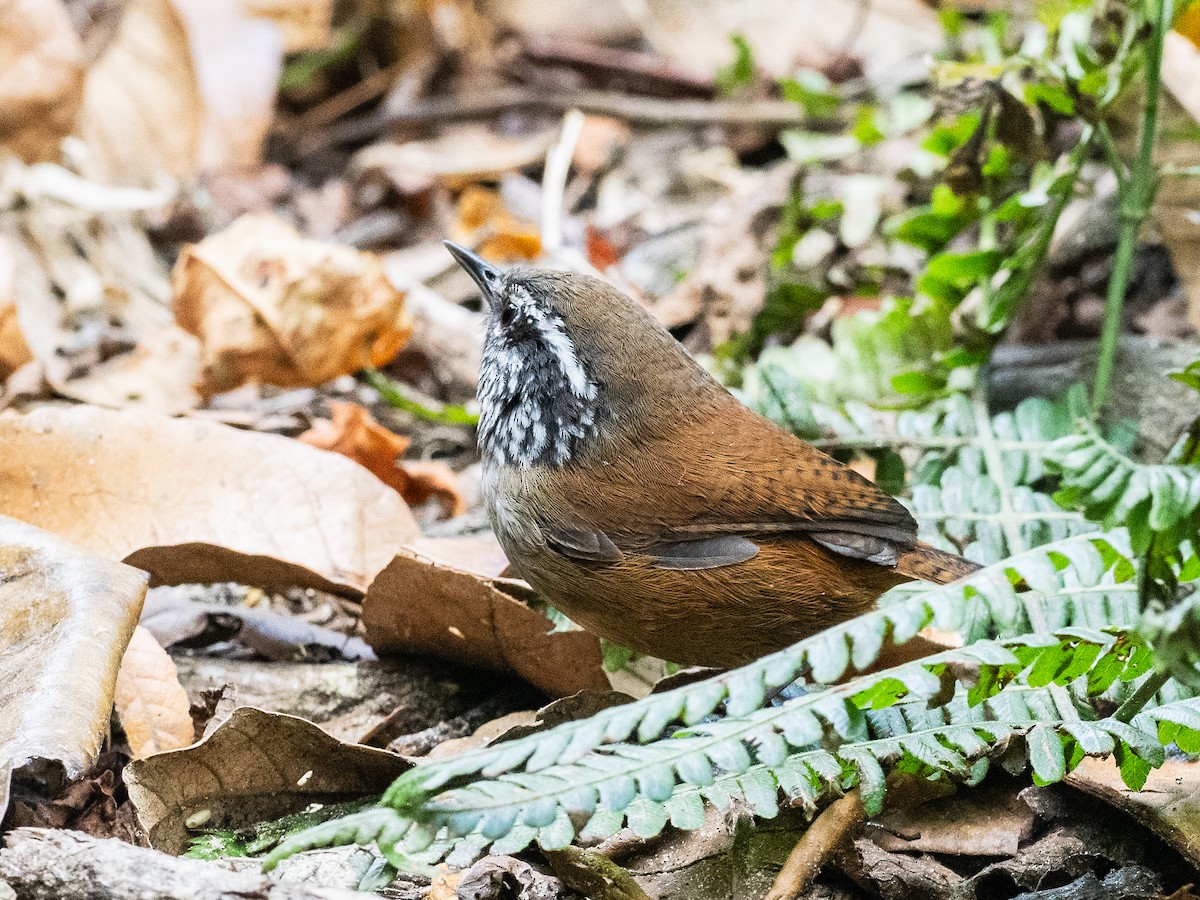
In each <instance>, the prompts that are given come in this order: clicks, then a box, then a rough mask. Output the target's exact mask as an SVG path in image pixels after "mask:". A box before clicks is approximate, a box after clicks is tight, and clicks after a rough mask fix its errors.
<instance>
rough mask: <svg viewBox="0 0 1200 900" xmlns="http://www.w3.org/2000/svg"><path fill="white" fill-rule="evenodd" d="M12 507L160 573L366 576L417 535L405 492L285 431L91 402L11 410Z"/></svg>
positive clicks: (313, 580)
mask: <svg viewBox="0 0 1200 900" xmlns="http://www.w3.org/2000/svg"><path fill="white" fill-rule="evenodd" d="M0 496H2V497H4V501H5V509H6V511H7V512H9V513H11V514H12V515H15V516H19V517H21V518H23V519H26V520H27V521H29V522H32V523H34V524H36V525H39V526H40V527H43V528H46V529H48V530H50V531H54V532H56V533H58V534H61V535H63V536H64V537H67V538H70V539H74V540H77V541H79V542H80V543H82V544H83V545H85V546H86V547H87V548H88V549H90V550H92V551H93V552H96V553H99V554H102V555H104V556H107V557H108V558H110V559H126V560H128V561H129V562H130V564H132V565H136V566H138V567H139V568H141V569H145V570H146V571H148V572H150V573H151V574H152V575H153V576H154V578H155V579H156V580H157V581H159V582H164V583H173V584H182V583H192V582H202V583H211V582H218V581H237V582H240V583H242V584H250V585H257V586H259V587H264V588H272V587H275V588H278V587H285V586H293V585H295V586H303V587H313V588H317V589H320V590H325V591H330V592H333V593H352V594H353V593H356V592H359V591H363V590H365V589H366V586H367V585H368V584H369V583H370V582H371V580H372V579H373V578H374V577H375V575H376V573H378V572H379V571H380V570H381V569H383V567H384V566H385V565H387V562H388V560H390V559H391V557H392V556H393V555H394V554H395V553H396V552H397V548H398V547H400V546H401V545H403V544H405V543H406V542H408V541H409V540H412V539H413V538H415V537H416V535H417V526H416V523H415V521H414V520H413V517H412V514H411V513H410V512H409V511H408V508H407V507H406V506H405V505H404V501H403V500H401V499H400V498H399V497H398V496H397V495H396V493H395V492H394V491H391V490H388V489H387V487H386V486H385V485H383V484H382V483H381V482H380V481H379V480H378V479H377V478H375V477H374V476H373V475H371V474H370V473H369V472H366V471H364V470H363V468H362V467H361V466H359V465H357V464H356V463H353V462H351V461H350V460H347V459H343V458H342V457H339V456H337V455H336V454H332V453H322V452H321V451H319V450H315V449H313V448H312V447H307V446H305V445H304V444H302V443H300V442H299V441H296V440H293V439H291V438H285V437H280V436H277V435H268V434H257V433H253V432H244V431H239V430H237V429H234V428H231V427H229V426H226V425H219V424H215V423H211V422H199V421H195V420H188V419H172V418H168V417H165V416H156V415H152V414H149V413H142V412H134V411H125V412H113V411H110V410H103V409H97V408H94V407H88V406H75V407H69V408H49V407H45V408H41V409H37V410H34V411H33V412H30V413H29V414H27V415H24V416H18V415H14V414H12V413H4V414H2V415H0Z"/></svg>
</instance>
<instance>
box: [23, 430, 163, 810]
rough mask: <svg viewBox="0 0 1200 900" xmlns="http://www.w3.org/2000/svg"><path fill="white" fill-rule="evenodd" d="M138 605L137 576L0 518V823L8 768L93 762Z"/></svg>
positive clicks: (75, 767) (76, 768) (140, 587)
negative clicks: (43, 761) (40, 761)
mask: <svg viewBox="0 0 1200 900" xmlns="http://www.w3.org/2000/svg"><path fill="white" fill-rule="evenodd" d="M2 446H4V443H3V441H2V440H0V447H2ZM0 496H5V498H6V499H7V494H6V493H5V492H3V491H0ZM145 596H146V577H145V575H144V574H143V573H142V572H138V571H137V570H136V569H132V568H130V567H129V566H124V565H121V564H119V563H115V562H112V561H111V560H107V559H101V558H98V557H96V556H93V555H92V554H90V553H88V552H87V551H86V550H84V549H82V548H80V547H77V546H75V545H73V544H70V543H68V542H67V541H65V540H63V539H62V538H60V537H56V536H55V535H52V534H49V533H47V532H45V531H42V530H40V529H38V528H34V527H33V526H32V525H28V524H26V523H25V522H20V521H17V520H16V519H10V518H8V517H5V516H0V684H3V685H4V688H3V690H2V691H0V773H3V774H2V775H0V777H2V779H3V780H2V783H0V817H3V814H4V810H3V807H4V806H5V798H6V797H7V787H8V782H7V773H9V772H10V771H11V770H12V769H13V768H16V767H20V766H22V765H24V764H25V763H26V762H28V761H29V760H31V759H35V758H40V759H47V760H58V761H60V762H61V763H62V764H63V767H64V768H65V769H66V771H67V774H68V775H69V776H71V777H74V776H76V775H78V774H79V773H80V772H82V771H83V770H84V769H85V768H86V767H87V766H88V765H89V764H90V763H91V762H92V760H93V759H94V758H95V755H96V752H97V751H98V750H99V748H100V741H101V739H102V738H103V736H104V735H105V734H107V732H108V721H109V715H110V714H111V711H112V702H113V691H114V688H115V686H116V681H117V670H118V668H119V667H120V664H121V656H122V654H123V653H124V652H125V647H126V645H127V644H128V643H129V637H130V635H132V634H133V630H134V627H135V626H136V625H137V619H138V614H139V613H140V612H141V609H142V601H143V600H144V599H145Z"/></svg>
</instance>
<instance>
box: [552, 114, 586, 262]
mask: <svg viewBox="0 0 1200 900" xmlns="http://www.w3.org/2000/svg"><path fill="white" fill-rule="evenodd" d="M583 120H584V115H583V113H581V112H580V111H579V110H577V109H572V110H569V111H568V112H567V114H566V115H565V116H563V123H562V132H561V133H560V134H559V137H558V141H557V142H556V143H555V145H554V146H553V147H551V148H550V152H549V153H548V154H546V167H545V171H544V172H543V174H542V248H543V249H544V250H545V251H546V252H547V253H553V252H554V251H556V250H558V249H559V248H561V247H562V245H563V233H562V220H563V215H564V213H565V210H564V209H563V195H564V194H565V193H566V190H567V178H568V176H569V175H570V173H571V159H572V157H573V156H574V155H575V145H576V144H578V143H579V135H580V133H581V132H582V131H583Z"/></svg>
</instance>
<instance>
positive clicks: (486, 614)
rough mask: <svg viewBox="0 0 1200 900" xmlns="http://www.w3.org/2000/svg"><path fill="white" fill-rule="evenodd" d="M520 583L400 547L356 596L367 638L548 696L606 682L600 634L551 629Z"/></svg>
mask: <svg viewBox="0 0 1200 900" xmlns="http://www.w3.org/2000/svg"><path fill="white" fill-rule="evenodd" d="M522 595H524V596H528V593H527V589H526V590H521V588H520V583H519V582H505V581H500V580H497V579H488V578H483V577H481V576H478V575H474V574H472V573H470V572H466V571H463V570H461V569H455V568H451V567H449V566H444V565H439V564H437V563H435V562H433V561H432V560H430V559H429V558H427V557H424V556H421V555H419V554H417V553H415V552H413V551H411V550H405V551H402V552H401V553H400V555H398V556H397V557H396V558H395V559H393V560H392V562H391V563H390V564H389V565H388V567H387V568H386V569H384V570H383V571H382V572H380V573H379V576H378V577H377V578H376V579H375V581H374V582H373V583H372V584H371V587H370V590H368V591H367V596H366V599H365V600H364V601H363V624H364V625H366V629H367V633H366V638H367V643H369V644H370V645H371V646H372V647H374V648H375V649H376V650H377V651H402V652H408V653H425V654H429V655H431V656H437V657H441V658H442V659H449V660H455V661H458V662H466V663H470V664H472V665H477V666H480V667H482V668H485V669H490V670H492V671H496V672H512V673H514V674H516V675H519V676H520V677H522V678H524V679H525V680H526V681H528V682H529V683H530V684H532V685H534V686H535V687H537V688H540V689H541V690H543V691H545V692H546V693H547V694H551V695H553V696H555V697H562V696H567V695H568V694H574V693H576V692H577V691H582V690H587V689H591V690H599V691H604V690H608V688H609V681H608V677H607V676H606V675H605V674H604V670H603V667H602V661H603V656H602V653H601V650H600V641H599V639H598V638H596V637H595V636H593V635H590V634H588V633H587V632H585V631H564V632H558V633H555V634H550V633H549V632H550V629H551V627H552V625H551V623H550V621H549V620H548V619H547V618H546V617H545V616H543V615H542V614H541V613H539V612H536V611H534V610H533V609H531V608H530V607H529V606H528V605H527V604H526V603H524V602H523V601H522V600H521V599H518V597H519V596H522Z"/></svg>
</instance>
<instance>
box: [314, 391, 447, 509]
mask: <svg viewBox="0 0 1200 900" xmlns="http://www.w3.org/2000/svg"><path fill="white" fill-rule="evenodd" d="M329 406H330V409H332V410H333V418H332V419H318V420H317V421H315V422H313V426H312V428H310V429H309V430H308V431H306V432H304V434H302V435H300V440H302V441H304V443H306V444H309V445H310V446H313V447H316V448H318V449H320V450H331V451H333V452H334V453H340V454H342V456H348V457H350V459H352V460H354V461H355V462H357V463H358V464H359V465H361V466H362V467H363V468H365V469H366V470H367V471H369V472H370V473H371V474H372V475H374V476H375V477H376V478H378V479H379V480H380V481H382V482H383V483H384V484H386V485H389V486H391V487H392V488H394V489H395V490H396V491H397V492H398V493H399V494H400V496H401V497H403V498H404V499H405V501H406V502H407V503H410V504H412V505H414V506H417V505H420V504H422V503H424V502H425V501H426V500H429V499H431V498H434V499H436V500H437V501H438V503H439V504H440V505H441V507H442V512H443V514H444V515H446V516H456V515H459V514H461V513H462V512H464V511H465V507H466V504H465V503H464V502H463V498H462V494H461V493H460V492H459V490H458V483H457V479H456V478H455V476H454V473H453V472H452V471H451V470H450V467H449V466H447V465H446V464H445V463H443V462H437V461H433V462H403V463H402V462H400V461H399V457H400V456H401V454H403V453H404V451H406V450H407V449H408V447H409V443H410V441H409V440H408V438H406V437H404V436H403V435H399V434H395V433H393V432H391V431H388V430H387V429H386V428H384V427H383V426H382V425H380V424H379V423H378V422H376V421H375V420H374V419H373V418H372V417H371V414H370V413H369V412H367V410H366V409H364V408H363V407H361V406H359V405H358V404H357V403H346V402H344V401H340V400H331V401H330V402H329Z"/></svg>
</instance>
